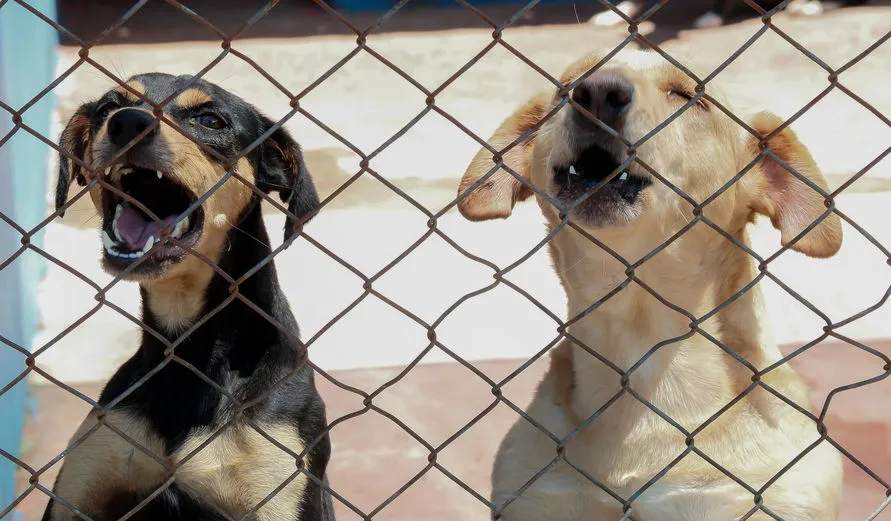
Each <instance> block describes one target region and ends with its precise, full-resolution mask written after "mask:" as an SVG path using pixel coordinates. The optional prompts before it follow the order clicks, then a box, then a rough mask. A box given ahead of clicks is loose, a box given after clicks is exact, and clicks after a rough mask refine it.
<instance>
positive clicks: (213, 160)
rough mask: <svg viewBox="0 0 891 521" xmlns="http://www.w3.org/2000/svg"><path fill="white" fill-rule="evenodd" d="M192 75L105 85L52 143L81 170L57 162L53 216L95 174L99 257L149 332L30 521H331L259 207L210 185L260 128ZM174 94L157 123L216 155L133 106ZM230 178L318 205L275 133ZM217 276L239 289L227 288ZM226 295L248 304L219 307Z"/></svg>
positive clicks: (295, 149) (316, 425) (306, 376)
mask: <svg viewBox="0 0 891 521" xmlns="http://www.w3.org/2000/svg"><path fill="white" fill-rule="evenodd" d="M191 79H192V78H191V77H186V76H179V77H174V76H170V75H167V74H159V73H152V74H144V75H139V76H135V77H133V78H132V79H131V80H129V82H128V83H127V85H128V86H129V87H130V89H132V90H133V91H136V92H138V93H140V95H139V96H137V95H136V94H134V93H133V92H131V91H130V90H129V89H125V88H123V87H119V88H117V89H114V90H112V91H110V92H108V93H106V94H105V95H104V96H102V97H101V98H100V99H99V100H98V101H94V102H91V103H87V104H85V105H83V106H81V107H80V108H79V109H78V110H77V112H76V113H75V114H74V116H73V117H72V118H71V120H70V122H69V123H68V126H67V127H66V128H65V131H64V133H63V134H62V138H61V146H62V148H63V149H64V150H65V151H67V152H68V154H70V155H71V156H73V157H76V158H78V159H80V160H82V161H83V163H84V164H86V165H88V166H90V169H89V170H88V169H85V168H82V165H81V164H80V163H79V162H78V161H73V160H72V159H70V158H69V157H66V156H65V155H63V157H62V158H61V165H60V173H59V184H58V189H57V194H56V203H57V206H58V207H61V206H62V205H64V204H65V202H66V200H67V197H68V185H69V182H70V180H72V179H74V180H77V181H78V182H79V183H80V184H81V185H85V184H86V183H89V182H90V181H94V180H95V178H96V176H102V177H104V179H105V181H106V182H107V183H108V184H109V185H110V186H111V187H113V188H115V189H116V190H112V189H108V188H102V187H100V186H99V185H98V184H96V185H94V188H92V189H91V191H90V196H91V197H92V200H93V203H94V204H95V206H96V208H97V209H98V211H99V213H100V214H101V216H102V236H103V246H104V259H103V262H104V266H105V268H106V269H107V270H108V271H109V272H111V273H113V274H118V273H121V272H122V271H123V270H125V269H129V270H130V271H128V272H126V273H127V274H126V275H125V278H127V279H130V280H136V281H138V282H139V283H140V292H141V296H142V321H143V322H144V323H145V324H146V325H147V328H146V332H144V333H143V338H142V344H141V345H140V346H139V349H138V351H137V352H136V354H135V355H133V357H132V358H130V359H129V360H128V361H127V362H126V363H125V364H124V365H123V366H121V367H120V369H118V371H117V373H115V375H114V376H113V377H112V379H111V381H109V382H108V385H107V386H106V387H105V389H104V390H103V392H102V394H101V396H100V398H99V404H100V405H101V406H103V410H102V412H100V411H99V410H94V411H93V412H92V413H91V414H90V415H89V416H88V417H87V418H86V420H85V421H84V423H83V424H82V425H81V427H80V428H79V429H78V431H77V433H76V434H75V436H74V437H73V438H72V444H73V445H75V447H74V449H73V450H72V451H71V452H70V453H68V454H67V455H66V457H65V459H64V463H63V465H62V469H61V473H60V474H59V477H58V479H57V481H56V484H55V487H54V493H55V495H56V496H57V498H58V500H52V501H50V504H49V506H48V507H47V510H46V513H45V515H44V517H43V519H44V521H62V520H69V519H80V518H81V516H80V515H79V514H78V513H76V512H75V509H76V510H77V511H78V512H79V513H80V514H83V515H85V516H87V517H89V518H90V519H93V520H95V521H100V520H113V519H118V518H120V517H121V516H123V515H125V514H127V513H128V512H131V511H133V510H136V513H135V514H133V515H132V517H130V519H134V520H153V521H159V520H174V519H176V520H180V519H181V520H185V519H188V520H190V521H194V520H206V519H213V520H217V519H230V518H231V519H239V518H242V517H243V516H245V515H248V517H247V518H248V519H256V520H261V521H263V520H276V521H278V520H286V519H287V520H302V521H310V520H331V519H333V518H334V516H333V512H332V505H331V496H330V494H329V493H328V492H327V491H326V490H325V488H324V487H323V486H321V485H320V483H326V478H325V468H326V466H327V463H328V458H329V455H330V442H329V440H328V436H327V433H326V432H325V429H326V427H327V424H326V419H325V406H324V403H323V402H322V399H321V397H320V396H319V395H318V393H317V391H316V389H315V385H314V382H313V373H312V370H311V368H309V367H308V366H306V365H305V364H303V363H302V357H301V356H300V351H299V348H298V342H297V341H296V340H295V339H296V335H297V324H296V322H295V320H294V317H293V315H292V314H291V311H290V309H289V307H288V303H287V301H286V299H285V296H284V294H283V293H282V290H281V288H280V287H279V283H278V279H277V276H276V272H275V267H274V266H273V263H272V262H268V263H266V264H261V263H262V261H263V260H264V259H265V258H266V257H267V256H268V255H269V254H270V247H269V245H268V243H269V240H268V235H267V233H266V229H265V227H264V225H263V221H262V217H261V205H260V202H261V197H260V196H259V195H258V194H257V193H256V192H254V191H253V190H252V189H251V188H250V187H249V186H247V185H246V184H245V183H243V182H241V181H240V180H238V179H236V178H234V177H228V178H227V179H225V181H224V180H223V179H224V177H225V176H227V168H226V166H225V164H224V163H225V160H224V159H221V158H226V159H227V160H231V159H233V158H235V157H238V154H239V152H240V151H242V150H244V149H246V148H247V147H248V146H249V145H250V144H251V143H252V142H254V141H255V140H257V139H258V138H259V137H261V136H262V135H263V134H264V133H267V132H269V131H270V130H271V128H272V127H273V123H272V121H270V120H269V119H267V118H266V117H264V116H262V115H260V114H259V113H258V112H257V110H256V109H254V107H252V106H251V105H249V104H247V103H246V102H244V101H243V100H241V99H239V98H238V97H236V96H234V95H233V94H231V93H229V92H226V91H225V90H223V89H222V88H220V87H218V86H216V85H213V84H211V83H208V82H205V81H197V82H193V83H192V84H190V83H189V81H190V80H191ZM174 95H175V97H174V99H173V100H172V101H171V102H170V103H169V104H168V105H166V106H165V107H164V116H165V118H166V119H168V120H169V121H171V122H173V123H175V124H176V125H177V126H178V127H179V128H180V129H182V131H183V132H185V133H186V134H188V135H189V136H191V137H192V138H193V139H194V140H195V141H197V142H199V143H202V144H203V145H206V146H207V148H208V149H209V150H212V151H213V152H215V153H216V154H218V155H219V157H215V154H213V153H208V152H207V151H204V150H202V147H199V146H198V145H196V143H195V142H193V141H192V140H190V139H188V138H187V137H185V136H184V135H183V133H181V132H179V131H178V130H176V129H175V128H174V127H173V126H172V125H170V124H168V123H167V122H164V121H161V120H158V119H156V118H155V116H154V115H153V109H152V107H151V106H150V105H149V104H148V103H146V102H144V101H143V98H146V99H149V100H152V101H153V102H155V103H157V102H160V101H162V100H164V99H166V98H168V97H171V96H174ZM140 137H141V139H136V138H140ZM132 142H135V144H133V143H132ZM131 145H132V146H131ZM128 147H129V148H128ZM122 152H123V153H122ZM115 155H120V157H119V159H117V160H114V157H115ZM109 164H110V166H107V165H109ZM229 171H230V172H231V171H234V172H237V173H238V175H239V176H241V177H242V178H244V179H246V180H248V181H250V182H252V183H254V184H255V185H256V186H257V187H258V188H259V189H260V190H261V191H262V192H264V193H269V192H271V191H275V192H278V193H279V195H280V196H281V198H282V200H284V201H286V202H287V204H288V209H289V210H290V211H291V213H293V214H295V215H296V216H298V217H300V218H301V219H304V218H307V217H309V216H311V215H312V213H313V212H314V211H316V209H317V207H318V196H317V195H316V191H315V188H314V186H313V183H312V180H311V178H310V176H309V173H308V172H307V170H306V167H305V165H304V163H303V159H302V156H301V152H300V147H299V146H298V144H297V143H296V142H295V141H294V140H293V139H292V138H291V137H290V136H289V135H288V133H287V132H286V131H285V130H283V129H279V130H276V131H275V132H272V133H271V134H270V135H269V137H268V138H267V139H266V140H265V141H264V142H263V143H262V144H261V145H260V146H257V147H256V148H255V149H253V150H252V151H250V152H249V153H247V154H246V155H245V156H244V157H242V158H240V159H238V160H237V161H236V162H235V165H234V167H233V168H232V169H231V170H229ZM215 185H218V186H215ZM213 188H216V189H215V190H212V189H213ZM116 191H119V192H120V193H116ZM208 192H211V195H210V196H209V197H207V198H206V199H203V200H200V204H197V203H199V199H200V198H201V197H202V196H204V195H205V194H206V193H208ZM121 194H126V197H122V196H121ZM137 203H138V204H137ZM196 204H197V205H196ZM192 206H194V210H193V211H191V212H187V210H188V209H189V208H190V207H192ZM146 210H147V211H148V212H150V213H152V214H154V216H150V215H149V213H147V212H146ZM292 225H293V222H292V223H291V225H289V226H288V227H287V228H286V230H285V237H286V239H287V238H288V237H289V236H290V235H291V234H292V233H293V226H292ZM187 250H191V252H190V251H187ZM192 252H195V253H198V254H200V255H195V254H193V253H192ZM201 257H204V259H202V258H201ZM207 261H210V263H209V262H207ZM211 263H212V264H215V265H216V266H218V268H214V267H213V266H212V265H211ZM134 264H135V266H134ZM252 270H255V271H253V272H252ZM251 272H252V273H251ZM220 273H225V274H226V275H228V277H231V278H232V279H234V280H238V279H239V278H241V277H243V276H244V277H245V279H244V280H243V281H241V282H240V284H238V285H237V290H236V288H235V287H234V286H233V285H232V284H231V283H230V282H228V281H227V280H226V278H225V277H224V276H222V275H221V274H220ZM249 273H250V274H249ZM234 291H237V292H238V294H240V295H241V296H242V297H245V299H246V300H248V301H250V302H252V303H253V304H254V306H256V309H253V308H252V307H251V306H249V305H247V304H245V303H244V302H242V301H241V300H239V299H237V298H236V299H231V297H232V296H233V292H234ZM227 299H229V300H227ZM207 315H211V316H210V317H209V318H207ZM202 321H203V322H202ZM271 321H275V322H277V323H278V324H280V325H283V326H284V331H283V330H280V329H279V328H277V327H275V326H273V325H272V322H271ZM196 324H197V327H196ZM190 329H191V331H190ZM153 332H155V333H157V334H158V335H160V336H162V337H166V338H167V339H169V340H170V341H175V340H176V339H178V338H179V337H180V336H181V335H183V333H185V332H188V334H187V335H186V336H185V339H184V340H183V341H182V342H181V343H179V344H178V345H176V347H175V350H174V351H173V353H174V354H175V356H176V357H178V358H179V359H180V360H170V359H169V357H167V355H168V354H169V349H168V346H167V345H165V343H164V342H162V341H161V340H159V339H158V338H157V337H156V336H155V335H154V334H153ZM165 361H166V362H167V363H166V365H165ZM182 362H185V363H182ZM159 366H162V367H161V368H160V370H158V369H157V368H158V367H159ZM195 371H198V372H200V373H202V374H203V375H204V376H203V377H201V376H198V375H197V374H196V372H195ZM209 382H213V383H214V384H216V386H219V388H222V389H224V390H225V391H226V393H227V394H228V395H229V396H231V397H232V398H234V400H236V401H237V402H238V403H239V404H241V406H240V407H239V406H236V405H235V402H233V401H232V400H230V399H229V398H228V397H227V396H226V395H224V394H223V393H221V392H220V390H219V388H216V387H214V386H213V385H211V384H210V383H209ZM109 404H112V406H111V407H110V408H107V407H108V406H109ZM132 442H136V443H137V444H138V447H137V446H136V445H134V443H132ZM304 453H305V455H304V456H303V458H302V461H298V458H299V457H300V455H301V454H304ZM300 469H304V470H305V472H300V473H297V471H298V470H300ZM306 472H308V473H309V474H311V476H312V477H308V476H307V475H306ZM295 473H296V475H295ZM165 487H166V488H165ZM159 490H160V492H159V493H158V491H159Z"/></svg>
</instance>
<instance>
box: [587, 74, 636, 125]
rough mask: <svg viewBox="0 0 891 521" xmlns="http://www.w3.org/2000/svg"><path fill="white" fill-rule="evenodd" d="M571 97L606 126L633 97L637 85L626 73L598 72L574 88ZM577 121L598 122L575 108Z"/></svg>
mask: <svg viewBox="0 0 891 521" xmlns="http://www.w3.org/2000/svg"><path fill="white" fill-rule="evenodd" d="M572 100H573V101H574V102H575V103H576V104H578V105H579V106H580V107H582V108H583V109H585V110H587V111H588V112H590V113H591V115H593V116H596V117H597V119H599V120H600V121H602V122H604V123H606V124H607V125H610V126H612V125H614V124H615V123H617V122H618V120H619V118H620V117H621V116H622V115H623V114H624V113H625V112H626V111H627V109H628V107H629V106H630V105H631V102H632V101H633V100H634V85H633V84H632V83H631V81H630V80H629V79H628V78H626V77H625V76H623V75H621V74H619V73H617V72H612V71H603V70H601V71H597V72H595V73H594V74H592V75H591V76H589V77H588V78H586V79H585V80H584V81H582V82H581V83H579V84H578V85H576V87H575V88H574V89H572ZM574 118H575V120H576V121H577V122H579V123H581V124H583V125H585V126H588V125H594V124H595V123H594V122H593V121H591V119H590V118H589V117H588V116H586V115H585V114H583V113H582V112H581V111H579V110H576V111H575V114H574Z"/></svg>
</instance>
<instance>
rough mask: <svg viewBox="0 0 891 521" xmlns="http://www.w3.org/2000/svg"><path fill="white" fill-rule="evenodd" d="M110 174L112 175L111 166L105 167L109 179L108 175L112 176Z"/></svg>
mask: <svg viewBox="0 0 891 521" xmlns="http://www.w3.org/2000/svg"><path fill="white" fill-rule="evenodd" d="M110 173H111V167H110V166H107V167H105V176H106V177H107V176H108V174H110Z"/></svg>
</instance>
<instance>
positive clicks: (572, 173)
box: [569, 165, 579, 175]
mask: <svg viewBox="0 0 891 521" xmlns="http://www.w3.org/2000/svg"><path fill="white" fill-rule="evenodd" d="M569 175H579V173H578V172H576V170H575V165H569Z"/></svg>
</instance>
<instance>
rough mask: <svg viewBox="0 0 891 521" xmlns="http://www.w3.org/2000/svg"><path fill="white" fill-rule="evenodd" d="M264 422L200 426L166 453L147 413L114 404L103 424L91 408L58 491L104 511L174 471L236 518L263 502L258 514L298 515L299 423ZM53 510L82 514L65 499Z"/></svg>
mask: <svg viewBox="0 0 891 521" xmlns="http://www.w3.org/2000/svg"><path fill="white" fill-rule="evenodd" d="M260 429H262V433H261V432H260V431H259V430H257V429H255V428H254V427H252V426H250V425H240V424H238V425H236V424H229V425H225V426H223V427H222V428H215V429H206V430H204V429H201V430H197V431H194V432H191V433H190V434H189V436H188V438H187V439H186V441H185V442H184V443H183V444H182V445H181V446H180V447H179V448H177V449H176V450H175V451H173V452H172V453H170V454H165V450H164V443H163V441H162V439H161V438H160V437H158V436H157V435H156V434H155V433H154V432H152V430H151V428H150V427H149V425H148V424H147V423H146V422H145V421H144V420H142V419H140V418H138V417H136V416H134V415H131V414H128V413H124V412H118V411H112V412H110V413H108V414H107V415H106V418H105V421H104V422H103V424H99V423H98V421H97V417H96V415H95V414H91V415H90V416H88V417H87V419H86V420H85V421H84V422H83V424H82V425H81V427H80V428H79V429H78V432H77V433H76V434H75V435H74V437H73V438H72V445H75V446H74V448H73V449H72V450H71V452H70V453H69V454H67V455H66V457H65V459H64V463H63V466H62V470H61V472H60V475H59V480H58V482H57V484H56V487H55V493H56V494H57V495H58V497H59V498H61V499H62V500H64V501H65V502H67V503H69V504H71V505H72V506H74V507H76V508H78V509H79V510H80V511H82V512H83V513H85V514H86V515H88V516H90V517H92V518H94V519H95V518H104V517H106V515H107V514H108V513H109V511H110V510H111V509H120V506H119V505H118V506H112V505H111V502H112V501H113V500H114V498H119V497H121V496H125V497H126V496H132V497H138V498H140V500H141V499H144V498H145V497H148V496H149V495H150V494H152V492H154V491H155V490H157V489H158V488H161V487H164V486H166V484H167V481H168V478H169V477H170V475H171V473H172V475H173V477H174V481H173V482H172V483H176V484H177V486H178V487H179V488H180V489H181V490H183V491H184V492H185V493H187V494H189V495H191V496H193V497H194V498H196V499H198V500H200V501H201V502H212V503H213V504H215V505H216V506H217V507H219V508H220V509H222V510H224V511H225V512H227V513H228V514H229V515H230V516H231V517H233V518H236V519H237V518H239V517H242V516H243V515H244V514H246V513H247V512H249V511H251V510H252V509H254V508H255V507H257V506H258V505H260V503H261V502H263V504H262V506H259V508H258V509H257V511H256V513H255V515H254V516H253V517H252V519H256V520H258V521H265V520H273V519H297V518H298V508H299V503H300V499H301V497H302V496H303V492H304V488H305V486H306V476H305V475H304V474H298V475H296V477H295V476H294V474H295V473H297V471H298V466H297V458H296V457H295V455H299V454H301V453H302V451H303V449H304V445H303V441H302V439H301V437H300V434H299V433H298V432H297V430H296V429H295V428H294V427H293V426H284V425H273V424H267V425H261V426H260ZM272 440H274V441H272ZM307 460H308V458H304V463H305V464H306V465H308V464H309V462H308V461H307ZM279 487H281V489H280V490H277V489H278V488H279ZM267 497H268V498H269V499H268V500H267ZM264 501H265V502H264ZM135 505H136V504H135V503H134V505H132V506H135ZM131 508H132V507H131ZM51 514H52V519H53V520H54V521H58V520H69V519H70V520H74V519H76V518H78V517H77V515H76V514H74V512H73V511H72V510H71V509H70V508H68V507H66V506H65V505H63V504H61V503H60V502H58V501H56V502H54V504H53V506H52V511H51Z"/></svg>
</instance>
